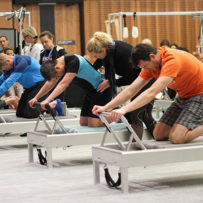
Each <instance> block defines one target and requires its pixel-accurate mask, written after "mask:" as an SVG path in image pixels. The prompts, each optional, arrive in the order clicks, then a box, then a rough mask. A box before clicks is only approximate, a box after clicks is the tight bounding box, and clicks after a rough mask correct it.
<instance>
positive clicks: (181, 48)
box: [177, 47, 189, 52]
mask: <svg viewBox="0 0 203 203" xmlns="http://www.w3.org/2000/svg"><path fill="white" fill-rule="evenodd" d="M177 49H179V50H182V51H186V52H189V50H188V49H187V48H185V47H178V48H177Z"/></svg>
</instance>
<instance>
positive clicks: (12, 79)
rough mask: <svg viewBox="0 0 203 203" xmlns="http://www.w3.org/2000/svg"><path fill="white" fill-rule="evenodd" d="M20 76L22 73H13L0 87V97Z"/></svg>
mask: <svg viewBox="0 0 203 203" xmlns="http://www.w3.org/2000/svg"><path fill="white" fill-rule="evenodd" d="M21 76H22V73H15V72H13V73H12V74H11V75H10V76H9V77H8V78H7V79H6V80H4V81H3V83H2V84H1V86H0V96H1V95H2V94H4V92H6V91H7V90H8V89H9V88H10V87H11V86H12V85H13V84H14V83H15V82H17V81H18V79H19V78H20V77H21Z"/></svg>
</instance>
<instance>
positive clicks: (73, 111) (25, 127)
mask: <svg viewBox="0 0 203 203" xmlns="http://www.w3.org/2000/svg"><path fill="white" fill-rule="evenodd" d="M15 113H16V111H13V110H9V109H7V110H0V119H1V120H4V117H7V116H8V117H11V115H13V116H15ZM66 115H67V116H63V117H61V122H62V124H63V125H76V124H79V117H80V110H79V109H77V108H70V109H68V108H67V109H66ZM69 115H70V116H69ZM71 115H72V116H73V117H72V118H71ZM69 117H70V118H69ZM19 119H20V120H19V121H18V120H16V121H12V122H9V121H8V122H7V121H6V120H4V122H3V123H0V134H5V133H7V134H8V133H11V134H18V133H25V132H27V131H31V130H34V128H35V126H36V122H37V120H38V119H37V118H36V119H21V118H19ZM46 119H47V118H46ZM47 122H48V124H49V125H50V126H53V125H54V120H53V119H50V118H49V119H47ZM38 130H46V126H45V125H44V122H42V121H39V123H38Z"/></svg>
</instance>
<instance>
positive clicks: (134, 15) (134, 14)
mask: <svg viewBox="0 0 203 203" xmlns="http://www.w3.org/2000/svg"><path fill="white" fill-rule="evenodd" d="M135 17H136V12H134V13H133V18H134V26H135Z"/></svg>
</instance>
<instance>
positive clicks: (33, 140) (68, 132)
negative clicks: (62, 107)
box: [27, 109, 129, 168]
mask: <svg viewBox="0 0 203 203" xmlns="http://www.w3.org/2000/svg"><path fill="white" fill-rule="evenodd" d="M50 111H52V110H51V109H50ZM51 114H52V116H53V118H54V120H55V124H54V126H53V128H50V127H49V125H48V124H46V127H47V130H44V131H41V130H40V131H38V129H37V127H36V128H35V131H32V132H28V133H27V142H28V158H29V163H33V162H34V154H33V152H34V145H35V146H36V148H37V150H38V156H39V161H40V163H41V164H43V165H47V167H48V168H52V167H53V161H52V149H53V148H56V147H67V146H77V145H93V144H100V143H101V142H103V141H102V137H103V134H104V132H105V129H106V128H105V127H96V128H91V127H87V126H67V127H68V129H67V128H66V126H65V127H64V126H63V124H62V123H61V122H60V120H59V119H55V115H54V113H51ZM43 121H45V122H46V120H43ZM57 124H58V126H59V128H56V126H57ZM111 126H112V128H114V130H115V131H116V132H117V136H118V139H119V140H121V141H126V140H128V135H129V132H128V130H127V129H126V127H125V126H124V125H122V124H121V125H120V124H112V125H111ZM107 133H108V132H107V131H106V132H105V134H107ZM106 141H107V142H108V143H114V142H115V140H114V138H113V137H112V136H108V138H107V139H106ZM41 148H45V150H46V151H45V155H46V156H43V155H42V154H41V152H40V151H39V149H41Z"/></svg>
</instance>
